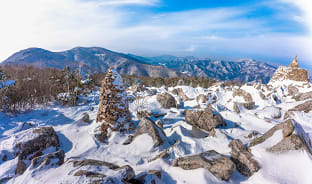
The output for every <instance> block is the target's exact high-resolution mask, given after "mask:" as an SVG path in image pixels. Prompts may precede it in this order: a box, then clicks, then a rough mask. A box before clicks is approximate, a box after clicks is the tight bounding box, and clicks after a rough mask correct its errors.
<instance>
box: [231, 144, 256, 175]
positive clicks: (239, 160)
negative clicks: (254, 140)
mask: <svg viewBox="0 0 312 184" xmlns="http://www.w3.org/2000/svg"><path fill="white" fill-rule="evenodd" d="M229 147H230V148H231V149H232V151H231V160H232V161H233V162H234V163H235V165H236V168H237V170H238V171H239V172H240V173H241V174H242V175H244V176H246V177H250V176H252V175H253V174H254V173H255V172H257V171H258V170H259V169H260V165H259V163H258V162H257V161H256V160H255V159H254V158H253V156H252V154H251V153H250V152H248V151H247V150H246V149H245V147H244V144H243V143H242V141H241V140H239V139H235V140H233V141H232V142H231V143H230V144H229Z"/></svg>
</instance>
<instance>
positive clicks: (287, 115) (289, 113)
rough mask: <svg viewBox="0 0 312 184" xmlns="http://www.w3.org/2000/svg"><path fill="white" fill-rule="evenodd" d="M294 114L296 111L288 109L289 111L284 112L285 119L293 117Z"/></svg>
mask: <svg viewBox="0 0 312 184" xmlns="http://www.w3.org/2000/svg"><path fill="white" fill-rule="evenodd" d="M294 115H295V114H294V112H291V111H287V112H285V114H284V120H286V119H291V118H292V117H293V116H294Z"/></svg>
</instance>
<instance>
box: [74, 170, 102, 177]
mask: <svg viewBox="0 0 312 184" xmlns="http://www.w3.org/2000/svg"><path fill="white" fill-rule="evenodd" d="M74 176H86V177H87V178H105V177H106V176H105V175H104V174H101V173H96V172H92V171H87V170H78V171H77V172H75V174H74Z"/></svg>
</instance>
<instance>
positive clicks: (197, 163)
mask: <svg viewBox="0 0 312 184" xmlns="http://www.w3.org/2000/svg"><path fill="white" fill-rule="evenodd" d="M172 166H174V167H181V168H182V169H185V170H193V169H198V168H205V169H207V170H208V171H209V172H210V173H212V174H213V175H214V176H215V177H217V178H218V179H221V180H225V181H228V180H229V179H230V177H231V176H232V173H233V172H234V170H235V165H234V163H233V162H232V161H231V160H230V159H228V158H227V157H226V156H224V155H222V154H219V153H217V152H216V151H214V150H210V151H206V152H203V153H200V154H198V155H191V156H185V157H180V158H177V159H176V160H174V161H173V164H172Z"/></svg>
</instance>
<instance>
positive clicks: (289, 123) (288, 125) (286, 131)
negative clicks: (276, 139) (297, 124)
mask: <svg viewBox="0 0 312 184" xmlns="http://www.w3.org/2000/svg"><path fill="white" fill-rule="evenodd" d="M278 130H282V131H283V137H288V136H289V135H291V134H292V133H293V131H294V125H293V120H291V119H289V120H286V121H285V122H283V123H280V124H278V125H275V126H274V127H273V128H271V129H270V130H269V131H267V132H266V133H264V134H263V135H262V136H260V137H257V138H255V139H253V140H252V141H251V142H250V143H249V144H248V148H250V147H253V146H256V145H258V144H261V143H263V142H264V141H266V140H267V139H269V138H270V137H272V136H273V134H274V133H275V132H276V131H278Z"/></svg>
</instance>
